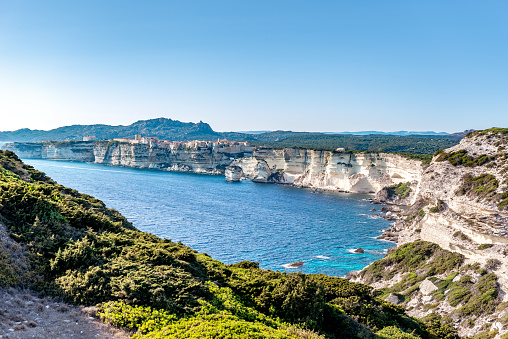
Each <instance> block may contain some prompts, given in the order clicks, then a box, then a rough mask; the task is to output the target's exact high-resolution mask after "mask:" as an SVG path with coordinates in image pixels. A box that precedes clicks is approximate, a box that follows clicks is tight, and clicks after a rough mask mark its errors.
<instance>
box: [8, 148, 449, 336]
mask: <svg viewBox="0 0 508 339" xmlns="http://www.w3.org/2000/svg"><path fill="white" fill-rule="evenodd" d="M0 218H1V221H2V223H3V224H4V225H5V227H7V229H8V232H9V233H10V237H11V238H12V239H13V240H14V241H15V242H14V243H15V244H17V245H16V246H18V247H19V248H22V249H23V253H20V252H19V251H17V252H16V253H17V257H16V258H14V257H13V256H12V253H14V252H12V251H10V250H9V249H10V248H12V243H13V242H12V240H8V241H7V240H5V239H4V240H1V242H0V285H1V286H0V287H6V286H10V285H18V286H19V285H21V286H25V287H30V288H33V289H36V290H38V291H40V293H43V294H50V295H55V296H59V297H62V298H64V299H65V300H67V301H69V302H72V303H76V304H82V305H98V306H99V311H98V313H99V314H100V316H101V317H102V318H103V319H104V320H105V321H108V322H110V323H112V324H115V325H117V326H120V327H126V328H130V329H132V330H134V331H136V334H135V335H134V336H135V337H137V338H145V337H146V338H167V337H172V338H429V339H430V338H436V339H437V338H445V337H446V338H456V336H455V335H454V334H453V330H452V329H451V328H448V327H447V326H442V325H441V324H440V323H439V321H436V320H435V319H434V320H432V321H430V322H428V323H423V322H420V321H419V320H416V319H414V318H411V317H408V316H407V315H406V314H405V311H404V309H403V308H402V307H399V306H396V305H393V304H390V303H387V302H385V301H382V300H381V299H378V298H376V296H375V295H374V294H373V293H372V288H371V287H369V286H366V285H362V284H358V283H351V282H349V281H348V280H346V279H342V278H336V277H329V276H325V275H306V274H300V273H291V274H287V273H281V272H273V271H269V270H262V269H260V268H258V265H257V264H256V263H253V262H240V263H238V264H234V265H225V264H223V263H221V262H219V261H217V260H214V259H212V258H210V257H209V256H208V255H206V254H202V253H197V252H196V251H194V250H192V249H191V248H189V247H187V246H185V245H183V244H181V243H174V242H172V241H170V240H167V239H161V238H159V237H156V236H154V235H151V234H148V233H145V232H140V231H138V230H136V229H135V228H134V227H133V226H132V225H131V224H130V223H129V222H128V221H127V220H126V219H125V217H123V216H122V215H121V214H119V213H118V212H117V211H115V210H112V209H108V208H107V207H106V206H105V205H104V203H103V202H101V201H99V200H97V199H95V198H93V197H91V196H88V195H85V194H80V193H78V192H77V191H75V190H72V189H70V188H66V187H63V186H61V185H59V184H57V183H56V182H54V181H52V180H51V179H50V178H48V177H47V176H45V175H44V173H41V172H38V171H37V170H35V169H34V168H32V167H31V166H28V165H25V164H23V163H22V162H21V161H20V160H19V159H18V158H17V157H16V155H15V154H14V153H12V152H10V151H5V152H1V153H0ZM0 239H2V238H1V237H0ZM21 263H23V264H21Z"/></svg>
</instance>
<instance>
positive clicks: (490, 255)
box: [354, 129, 508, 338]
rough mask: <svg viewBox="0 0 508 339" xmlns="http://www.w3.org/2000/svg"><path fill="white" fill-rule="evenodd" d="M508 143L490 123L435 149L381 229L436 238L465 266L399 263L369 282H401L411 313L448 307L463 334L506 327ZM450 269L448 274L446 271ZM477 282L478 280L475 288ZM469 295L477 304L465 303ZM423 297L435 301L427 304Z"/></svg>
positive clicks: (398, 235) (410, 238)
mask: <svg viewBox="0 0 508 339" xmlns="http://www.w3.org/2000/svg"><path fill="white" fill-rule="evenodd" d="M507 148H508V129H490V130H485V131H477V132H474V133H470V134H468V135H467V136H466V137H465V138H464V139H463V140H462V141H461V142H460V144H459V145H457V146H454V147H451V148H449V149H446V150H444V151H441V152H437V153H436V155H435V156H434V158H433V160H432V162H431V164H430V166H428V167H427V168H426V169H425V170H424V172H423V175H422V178H421V181H420V182H419V184H418V186H417V188H416V197H415V203H414V204H413V206H412V207H411V208H410V210H409V212H408V213H407V214H406V215H404V216H403V219H401V220H399V221H397V222H396V223H395V224H393V225H392V227H391V228H390V229H389V230H388V231H387V232H386V233H385V237H387V238H388V239H391V240H395V241H397V243H398V245H403V246H406V245H407V246H412V244H410V243H412V242H414V241H418V240H424V241H428V242H432V243H435V244H437V245H439V246H440V247H441V248H442V249H444V250H448V251H452V252H454V253H456V254H459V255H461V256H463V258H464V262H463V264H462V266H461V267H459V269H456V270H452V271H451V272H448V273H447V274H436V272H434V273H432V274H430V273H428V272H427V273H426V272H423V273H422V272H419V270H416V272H412V274H413V276H405V275H403V274H402V272H400V270H399V271H398V273H396V274H395V275H393V274H392V275H387V276H386V278H384V279H376V281H375V283H371V285H373V286H374V287H375V288H377V289H380V290H383V291H397V288H399V292H397V293H401V294H403V295H404V299H403V301H401V303H402V304H403V305H405V306H408V307H409V306H410V307H411V311H410V314H411V315H413V316H417V317H423V316H426V315H428V314H429V313H431V312H436V313H439V314H441V315H443V316H445V315H446V316H450V314H451V315H452V317H451V318H452V319H451V320H452V321H453V322H454V325H455V326H456V327H457V328H459V334H461V335H468V336H469V335H475V334H478V333H480V332H481V331H485V330H486V329H487V330H489V331H498V336H496V338H498V337H500V335H501V334H503V335H504V334H505V333H508V328H507V327H506V325H505V324H506V321H505V320H503V319H506V317H508V311H507V309H506V308H505V307H502V306H499V307H497V306H496V305H506V302H508V293H507V292H508V154H507V151H506V149H507ZM404 244H406V245H404ZM421 253H423V252H420V254H421ZM396 256H397V255H396V254H391V253H390V254H389V255H388V256H387V257H388V258H389V259H390V260H391V261H389V262H388V261H387V264H386V267H385V268H384V269H385V270H391V269H393V268H394V267H396V265H397V263H396V260H392V259H393V258H395V257H396ZM415 257H416V256H415ZM432 260H435V261H436V262H438V261H439V260H441V261H442V259H439V258H438V257H436V258H435V259H429V258H428V260H427V263H428V262H432ZM372 270H375V267H370V266H369V268H367V269H365V270H364V271H362V272H360V273H359V274H357V275H356V276H354V280H355V281H360V282H367V283H369V282H368V280H366V279H368V273H369V271H372ZM420 271H421V270H420ZM394 272H396V270H394ZM452 273H453V280H451V279H450V277H451V276H449V275H448V274H452ZM426 275H427V276H426ZM366 277H367V278H366ZM494 277H495V279H494ZM424 278H425V279H427V280H428V279H431V280H432V282H433V283H435V286H434V285H432V284H430V283H429V282H425V284H426V285H429V286H431V287H432V289H435V290H437V289H438V288H441V289H443V293H444V296H442V295H440V294H437V293H433V292H432V291H431V292H428V291H427V292H426V291H425V286H424V284H423V279H424ZM447 279H449V281H447ZM489 279H490V281H491V282H490V283H489V285H487V283H486V281H487V280H489ZM475 284H479V286H480V285H481V288H476V287H475V288H473V286H475ZM398 286H403V288H402V287H398ZM427 287H428V286H427ZM468 289H469V290H468ZM472 302H476V303H477V305H474V306H468V305H470V304H471V303H472ZM501 302H504V303H505V304H500V303H501ZM426 305H438V306H436V308H434V309H432V308H429V307H428V306H426ZM473 310H474V312H473ZM466 320H467V321H466Z"/></svg>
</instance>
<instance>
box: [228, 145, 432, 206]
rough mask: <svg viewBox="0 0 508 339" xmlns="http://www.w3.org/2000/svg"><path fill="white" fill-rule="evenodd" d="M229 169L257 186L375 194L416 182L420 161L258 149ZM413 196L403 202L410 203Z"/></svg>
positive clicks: (372, 155) (307, 151) (390, 156)
mask: <svg viewBox="0 0 508 339" xmlns="http://www.w3.org/2000/svg"><path fill="white" fill-rule="evenodd" d="M233 165H235V166H238V167H240V168H241V169H242V171H243V173H244V176H245V177H247V178H250V179H252V180H254V181H258V182H276V183H281V184H291V185H294V186H300V187H311V188H319V189H331V190H339V191H345V192H354V193H376V192H378V191H380V190H381V189H382V188H383V187H386V186H390V185H395V184H400V183H404V182H418V181H419V180H420V177H421V173H422V165H421V162H420V161H417V160H411V159H406V158H404V157H402V156H399V155H396V154H386V153H349V152H347V153H346V152H331V151H316V150H305V149H292V148H289V149H283V150H274V149H259V150H256V151H255V152H254V154H253V156H252V157H247V158H241V159H237V160H235V161H234V162H233ZM414 192H415V191H413V193H412V194H411V195H410V196H409V197H410V198H409V199H408V200H407V202H409V203H410V202H411V198H412V197H414Z"/></svg>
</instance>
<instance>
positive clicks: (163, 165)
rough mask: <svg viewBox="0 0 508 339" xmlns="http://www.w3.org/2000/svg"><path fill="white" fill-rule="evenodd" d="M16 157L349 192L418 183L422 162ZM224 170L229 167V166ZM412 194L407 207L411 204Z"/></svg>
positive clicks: (118, 153)
mask: <svg viewBox="0 0 508 339" xmlns="http://www.w3.org/2000/svg"><path fill="white" fill-rule="evenodd" d="M4 148H7V149H10V150H12V151H14V152H16V153H17V154H18V156H19V157H21V158H38V159H48V160H70V161H86V162H94V163H98V164H105V165H112V166H126V167H137V168H153V169H160V170H169V171H189V172H196V173H208V174H225V175H226V179H227V180H231V181H238V180H240V179H242V178H247V179H251V180H252V181H255V182H263V183H279V184H290V185H294V186H298V187H310V188H316V189H330V190H339V191H344V192H353V193H376V192H378V191H380V190H381V189H382V188H383V187H385V186H390V185H394V184H399V183H403V182H409V183H413V185H415V183H416V182H418V181H419V180H420V177H421V173H422V166H421V162H420V161H417V160H411V159H406V158H404V157H402V156H399V155H396V154H386V153H351V152H330V151H315V150H305V149H292V148H287V149H282V150H274V149H268V148H261V149H257V150H255V151H254V153H244V152H241V153H234V154H230V153H220V152H217V150H215V149H211V148H203V149H178V150H176V149H170V148H166V147H159V146H156V145H155V146H154V145H147V144H129V143H121V142H107V141H106V142H105V141H98V142H51V143H11V144H7V145H5V146H4ZM228 166H229V167H228ZM415 193H416V191H415V190H411V193H410V195H409V196H408V198H407V202H406V203H407V204H410V203H412V202H413V197H414V194H415Z"/></svg>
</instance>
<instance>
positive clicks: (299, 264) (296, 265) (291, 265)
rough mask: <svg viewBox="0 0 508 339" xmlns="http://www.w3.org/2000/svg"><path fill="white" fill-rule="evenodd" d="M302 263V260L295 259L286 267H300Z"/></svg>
mask: <svg viewBox="0 0 508 339" xmlns="http://www.w3.org/2000/svg"><path fill="white" fill-rule="evenodd" d="M302 265H303V261H295V262H292V263H291V264H289V265H288V267H300V266H302Z"/></svg>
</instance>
